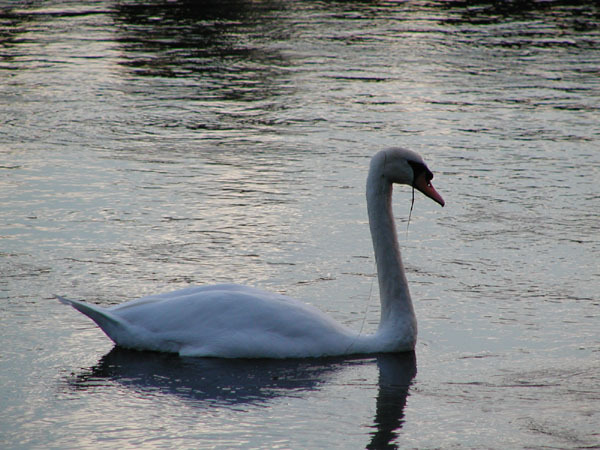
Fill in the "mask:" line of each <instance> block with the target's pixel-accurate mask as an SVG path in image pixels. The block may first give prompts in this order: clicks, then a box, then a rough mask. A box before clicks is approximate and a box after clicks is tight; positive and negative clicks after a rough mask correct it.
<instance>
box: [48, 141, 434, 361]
mask: <svg viewBox="0 0 600 450" xmlns="http://www.w3.org/2000/svg"><path fill="white" fill-rule="evenodd" d="M432 177H433V175H432V174H431V172H430V171H429V169H427V167H426V166H425V163H424V162H423V160H422V159H421V157H420V156H419V155H418V154H416V153H414V152H412V151H409V150H405V149H399V148H394V149H388V150H384V151H381V152H379V153H377V154H376V155H375V156H374V157H373V159H372V161H371V167H370V171H369V177H368V179H367V205H368V211H369V224H370V228H371V235H372V237H373V246H374V249H375V258H376V262H377V272H378V278H379V289H380V299H381V322H380V325H379V329H378V331H377V332H376V333H375V334H372V335H359V334H358V333H357V332H355V331H352V330H350V329H349V328H347V327H345V326H343V325H341V324H339V323H337V322H335V321H334V320H333V319H332V318H330V317H329V316H327V315H326V314H324V313H322V312H321V311H320V310H319V309H317V308H315V307H313V306H311V305H307V304H305V303H303V302H300V301H298V300H295V299H293V298H290V297H287V296H284V295H279V294H275V293H270V292H266V291H262V290H260V289H256V288H253V287H248V286H241V285H236V284H221V285H212V286H196V287H189V288H186V289H181V290H178V291H174V292H169V293H164V294H158V295H152V296H148V297H143V298H140V299H137V300H132V301H129V302H126V303H123V304H120V305H116V306H113V307H110V308H102V307H99V306H96V305H91V304H88V303H84V302H80V301H76V300H69V299H65V298H63V297H57V298H58V299H59V300H60V301H61V302H63V303H66V304H68V305H71V306H73V307H74V308H75V309H77V310H78V311H80V312H82V313H83V314H85V315H87V316H88V317H90V318H91V319H92V320H94V321H95V322H96V323H97V324H98V326H100V328H102V330H103V331H104V332H105V333H106V334H107V335H108V336H109V337H110V338H111V339H112V340H113V341H114V342H115V343H116V344H117V345H119V346H122V347H127V348H133V349H139V350H155V351H163V352H173V353H179V354H180V355H185V356H214V357H224V358H293V357H317V356H329V355H345V354H356V353H379V352H399V351H409V350H412V349H413V348H414V345H415V342H416V336H417V325H416V318H415V315H414V311H413V307H412V302H411V298H410V294H409V291H408V284H407V281H406V277H405V275H404V268H403V265H402V260H401V257H400V251H399V247H398V239H397V236H396V230H395V224H394V219H393V216H392V211H391V195H392V183H402V184H408V185H411V186H413V187H414V188H416V189H418V190H420V191H421V192H423V193H424V194H425V195H427V196H428V197H430V198H432V199H434V200H435V201H436V202H438V203H440V204H441V205H442V206H443V205H444V201H443V200H442V198H441V196H440V195H439V194H438V193H437V192H436V191H435V189H434V188H433V186H432V185H431V183H430V181H431V178H432Z"/></svg>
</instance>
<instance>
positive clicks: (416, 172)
mask: <svg viewBox="0 0 600 450" xmlns="http://www.w3.org/2000/svg"><path fill="white" fill-rule="evenodd" d="M407 162H408V164H410V167H412V170H413V185H414V183H415V180H416V179H417V178H419V177H420V176H421V174H423V173H424V174H425V179H426V180H427V182H428V183H429V182H430V181H431V180H432V179H433V173H431V170H429V168H428V167H427V166H426V165H425V164H423V163H421V162H417V161H407Z"/></svg>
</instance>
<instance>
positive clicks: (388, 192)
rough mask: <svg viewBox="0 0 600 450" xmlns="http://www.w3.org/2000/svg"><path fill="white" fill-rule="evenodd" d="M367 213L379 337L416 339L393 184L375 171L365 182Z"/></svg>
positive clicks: (371, 172) (379, 171)
mask: <svg viewBox="0 0 600 450" xmlns="http://www.w3.org/2000/svg"><path fill="white" fill-rule="evenodd" d="M367 209H368V213H369V226H370V228H371V237H372V238H373V248H374V250H375V261H376V263H377V277H378V279H379V295H380V299H381V322H380V324H379V333H386V334H387V333H392V334H394V335H402V337H401V338H402V339H407V338H408V339H410V338H411V336H412V337H413V338H414V339H416V332H417V327H416V318H415V313H414V309H413V305H412V301H411V298H410V292H409V290H408V282H407V280H406V275H405V273H404V265H403V264H402V257H401V256H400V247H399V244H398V236H397V233H396V224H395V222H394V216H393V214H392V183H391V182H390V181H389V180H387V179H386V178H385V177H384V176H383V175H382V171H381V170H377V168H376V167H372V168H371V171H370V172H369V178H368V180H367ZM413 335H414V336H413ZM398 337H400V336H398Z"/></svg>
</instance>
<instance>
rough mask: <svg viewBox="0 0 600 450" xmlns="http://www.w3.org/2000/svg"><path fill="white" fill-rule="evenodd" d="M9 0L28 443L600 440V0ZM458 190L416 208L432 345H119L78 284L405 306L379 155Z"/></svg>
mask: <svg viewBox="0 0 600 450" xmlns="http://www.w3.org/2000/svg"><path fill="white" fill-rule="evenodd" d="M16 5H17V4H16V2H15V3H12V4H11V5H9V6H3V7H0V187H1V188H0V198H1V199H2V200H1V201H2V207H1V208H2V210H1V211H2V214H1V215H0V298H1V303H0V308H1V311H2V312H1V315H0V327H1V328H0V330H1V331H0V339H1V341H0V342H1V343H2V351H1V353H0V367H1V369H0V379H1V383H0V386H1V387H0V398H1V405H2V408H1V412H2V414H1V419H0V444H1V445H2V447H3V448H41V447H51V448H82V447H86V448H139V447H142V446H143V447H149V448H152V447H160V448H207V447H211V448H212V447H217V448H228V447H248V448H257V447H258V448H276V447H282V448H364V447H370V448H384V447H386V446H389V447H394V446H397V447H401V448H596V447H598V446H600V435H599V434H598V423H599V417H600V416H599V408H598V404H600V402H599V400H600V390H599V388H598V385H599V384H600V372H599V370H600V357H599V355H600V338H599V334H598V329H599V327H598V325H599V320H598V316H599V302H600V299H599V297H598V292H599V290H600V289H599V288H600V270H599V269H600V266H599V263H598V261H599V260H600V238H599V237H600V225H599V223H600V222H599V220H598V216H599V212H600V195H599V190H598V182H597V178H598V176H599V175H600V152H599V149H600V145H599V142H600V131H599V130H600V128H599V125H598V124H599V117H600V115H599V105H600V73H599V67H600V45H599V44H598V43H599V42H600V17H599V15H600V9H599V8H598V6H596V5H595V3H594V2H575V1H573V2H554V1H549V2H469V3H462V2H439V3H438V2H408V3H386V2H381V3H378V2H288V1H273V2H244V1H233V2H192V1H187V2H186V1H147V2H133V1H132V2H125V1H124V2H109V1H88V2H85V1H77V2H74V1H66V0H56V1H44V2H38V1H28V2H19V3H18V6H16ZM392 145H401V146H406V147H409V148H413V149H415V150H417V151H419V152H421V153H422V154H423V155H424V156H425V158H426V160H427V161H428V162H429V165H430V166H431V168H432V169H433V171H434V172H435V174H436V179H435V181H436V187H437V188H438V190H439V191H440V192H441V193H442V195H443V196H444V198H445V199H446V201H447V207H446V208H444V209H440V208H439V207H437V205H435V204H434V203H433V202H431V201H429V200H427V199H425V198H423V197H418V198H417V199H416V204H415V210H414V211H413V214H412V218H411V222H410V225H409V226H408V229H407V221H406V218H407V216H408V212H409V209H410V198H411V197H410V196H411V194H410V191H409V190H406V189H405V190H402V189H397V190H396V192H395V194H396V195H395V202H394V204H395V208H396V215H397V217H398V221H399V223H398V226H399V234H400V237H401V244H402V246H403V255H404V258H405V262H406V265H407V270H408V278H409V282H410V284H411V288H412V293H413V298H414V300H415V308H416V311H417V315H418V319H419V327H420V335H419V343H418V345H417V349H416V353H415V355H387V356H373V357H367V358H350V359H344V358H342V359H338V358H335V359H324V360H299V361H219V360H203V359H184V358H178V357H173V356H169V355H157V354H145V353H135V352H127V351H122V350H111V349H112V345H111V343H110V341H109V340H108V339H107V338H106V337H105V336H104V335H103V334H102V333H101V332H100V331H99V330H98V329H97V328H95V326H94V325H93V324H92V323H91V322H89V321H87V320H86V319H85V318H84V317H82V316H79V315H77V314H76V313H75V312H74V311H72V310H70V309H67V308H65V307H64V306H62V305H60V304H58V303H57V302H56V301H55V300H53V299H52V295H53V294H54V293H60V294H64V295H67V296H70V297H73V298H82V299H86V300H88V301H92V302H97V303H100V304H105V305H108V304H116V303H119V302H122V301H125V300H127V299H131V298H135V297H138V296H141V295H143V294H148V293H153V292H160V291H167V290H172V289H175V288H179V287H183V286H187V285H189V284H190V283H197V284H203V283H215V282H224V281H226V282H229V281H235V282H242V283H248V284H252V285H256V286H259V287H263V288H267V289H271V290H275V291H279V292H284V293H287V294H289V295H292V296H296V297H299V298H302V299H304V300H306V301H308V302H311V303H313V304H314V305H317V306H319V307H320V308H322V309H323V310H325V311H327V312H328V313H330V314H331V315H332V316H334V317H335V318H336V319H337V320H339V321H341V322H343V323H346V324H348V325H349V326H352V327H354V328H355V329H361V328H362V329H363V330H365V331H373V330H374V329H375V328H376V326H377V321H378V312H379V310H378V300H377V283H375V282H374V275H375V269H374V262H373V258H372V252H371V243H370V237H369V235H368V227H367V220H366V213H365V202H364V180H365V175H366V168H367V164H368V160H369V157H370V156H371V155H372V154H373V153H374V152H375V151H376V150H379V149H381V148H384V147H387V146H392Z"/></svg>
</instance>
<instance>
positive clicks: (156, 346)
mask: <svg viewBox="0 0 600 450" xmlns="http://www.w3.org/2000/svg"><path fill="white" fill-rule="evenodd" d="M78 309H79V308H78ZM80 311H82V310H81V309H80ZM82 312H84V314H86V312H85V311H82ZM104 312H105V314H106V316H107V317H110V318H112V319H113V320H111V323H113V322H114V321H115V320H116V321H118V322H119V323H121V324H123V326H124V327H126V329H125V330H119V332H117V333H115V332H112V333H109V332H108V330H106V329H105V327H104V326H103V324H102V323H101V322H99V321H98V320H97V319H96V318H94V317H92V319H93V320H95V321H96V323H98V325H100V327H101V328H102V329H103V330H104V331H105V332H106V333H107V335H108V336H109V337H110V338H111V339H113V341H115V343H116V344H118V345H121V346H123V347H128V348H138V349H145V350H158V351H167V352H175V353H179V354H181V355H186V356H216V357H227V358H252V357H268V358H284V357H288V358H289V357H307V356H325V355H336V354H338V355H339V354H343V353H345V352H346V351H347V349H348V348H349V347H350V346H351V345H352V343H353V341H354V340H355V337H356V334H355V333H353V332H352V331H350V330H348V329H346V328H345V327H343V326H341V325H339V324H338V323H337V322H335V321H334V320H333V319H331V318H329V317H328V316H327V315H325V314H323V313H322V312H321V311H320V310H318V309H317V308H315V307H313V306H311V305H307V304H305V303H302V302H300V301H298V300H295V299H293V298H290V297H287V296H284V295H280V294H275V293H270V292H265V291H262V290H260V289H256V288H252V287H248V286H241V285H235V284H226V285H213V286H199V287H191V288H186V289H182V290H178V291H174V292H169V293H165V294H159V295H152V296H149V297H143V298H140V299H137V300H133V301H130V302H126V303H123V304H121V305H117V306H113V307H111V308H107V309H105V310H104ZM88 315H89V314H88ZM90 317H91V316H90Z"/></svg>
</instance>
